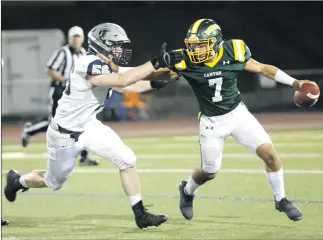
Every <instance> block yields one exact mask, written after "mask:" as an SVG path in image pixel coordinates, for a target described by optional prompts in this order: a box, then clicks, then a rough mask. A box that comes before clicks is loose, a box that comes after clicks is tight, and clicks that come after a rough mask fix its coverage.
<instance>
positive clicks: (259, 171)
mask: <svg viewBox="0 0 323 240" xmlns="http://www.w3.org/2000/svg"><path fill="white" fill-rule="evenodd" d="M136 170H137V172H139V173H152V174H155V173H162V174H163V173H168V174H169V173H190V172H192V169H181V168H178V169H175V168H169V169H160V168H155V169H149V168H147V169H136ZM8 171H9V170H8V169H6V170H3V171H2V174H5V173H7V172H8ZM73 172H74V173H118V172H119V171H118V170H117V169H93V168H75V169H74V171H73ZM219 173H246V174H264V173H265V170H264V169H222V170H220V172H219ZM284 173H285V174H323V170H303V169H291V170H284Z"/></svg>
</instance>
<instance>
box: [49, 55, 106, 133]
mask: <svg viewBox="0 0 323 240" xmlns="http://www.w3.org/2000/svg"><path fill="white" fill-rule="evenodd" d="M110 73H111V69H110V67H109V65H108V64H107V62H105V61H102V60H101V59H99V58H98V57H97V56H94V55H85V56H82V57H80V58H79V59H77V60H76V61H75V64H74V67H73V70H72V73H71V75H70V79H69V80H68V82H67V85H66V89H65V91H64V93H63V96H62V98H61V99H60V100H59V101H58V107H57V110H56V114H55V117H54V119H55V122H56V123H57V124H58V125H60V126H61V127H63V128H65V129H68V130H71V131H83V127H84V125H85V124H86V123H87V122H88V121H90V120H92V119H93V118H95V117H96V114H97V113H99V112H101V111H102V110H103V109H104V102H105V100H107V99H108V98H109V97H110V96H111V95H112V89H111V88H108V87H92V86H91V85H90V84H89V83H88V81H87V76H88V75H101V74H110Z"/></svg>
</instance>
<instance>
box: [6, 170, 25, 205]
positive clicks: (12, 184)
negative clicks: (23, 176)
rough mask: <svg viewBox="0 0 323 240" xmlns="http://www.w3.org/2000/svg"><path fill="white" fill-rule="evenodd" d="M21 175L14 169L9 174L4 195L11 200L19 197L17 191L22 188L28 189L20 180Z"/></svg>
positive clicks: (23, 189)
mask: <svg viewBox="0 0 323 240" xmlns="http://www.w3.org/2000/svg"><path fill="white" fill-rule="evenodd" d="M19 178H20V175H19V174H18V173H17V172H16V171H14V170H10V171H9V172H8V174H7V184H6V186H5V188H4V195H5V196H6V198H7V200H8V201H9V202H14V201H15V200H16V197H17V192H18V191H19V190H22V191H23V192H25V191H27V190H28V188H25V187H23V186H22V185H21V184H20V182H19Z"/></svg>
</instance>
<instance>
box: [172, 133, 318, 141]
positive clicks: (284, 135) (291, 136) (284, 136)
mask: <svg viewBox="0 0 323 240" xmlns="http://www.w3.org/2000/svg"><path fill="white" fill-rule="evenodd" d="M269 136H270V137H271V138H272V139H275V140H286V139H295V138H297V139H298V138H300V137H302V138H308V139H313V140H315V139H323V134H322V133H315V132H312V133H302V132H299V133H295V132H292V133H269ZM198 138H199V137H198V135H192V136H191V135H190V136H174V137H173V140H175V141H195V140H198ZM228 139H232V137H229V138H228Z"/></svg>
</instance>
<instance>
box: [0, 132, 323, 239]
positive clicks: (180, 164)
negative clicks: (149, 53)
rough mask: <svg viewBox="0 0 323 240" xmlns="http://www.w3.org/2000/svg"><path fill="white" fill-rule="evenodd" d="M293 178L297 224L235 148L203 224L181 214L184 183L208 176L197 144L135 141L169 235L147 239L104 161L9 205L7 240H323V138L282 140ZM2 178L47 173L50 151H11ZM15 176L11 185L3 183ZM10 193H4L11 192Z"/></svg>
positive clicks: (228, 149)
mask: <svg viewBox="0 0 323 240" xmlns="http://www.w3.org/2000/svg"><path fill="white" fill-rule="evenodd" d="M270 135H271V137H272V140H273V141H274V143H275V144H276V148H277V150H278V152H279V153H280V155H281V157H282V159H283V164H284V169H285V187H286V192H287V196H288V197H289V198H290V199H296V200H297V201H298V202H297V203H295V204H296V205H297V206H298V207H300V209H301V210H302V211H303V216H304V220H303V221H301V222H292V221H290V220H289V219H288V218H287V217H286V216H285V215H284V214H282V213H279V212H277V211H275V210H274V203H273V201H272V199H273V194H272V192H271V189H270V187H269V184H268V183H267V180H266V177H265V175H264V174H263V163H262V162H261V160H259V159H257V157H256V156H255V155H253V154H252V153H251V152H249V151H248V150H245V149H244V148H243V147H240V146H239V145H238V144H236V143H235V142H234V141H233V140H232V139H228V140H227V141H226V146H225V149H224V157H223V165H222V173H221V174H219V175H218V177H217V179H215V180H214V181H213V182H209V183H208V184H206V185H205V186H204V187H203V188H200V189H199V191H198V193H197V198H196V201H195V209H194V210H195V216H194V218H193V219H192V220H191V221H187V220H185V219H184V218H183V217H182V215H181V214H180V212H179V208H178V205H179V199H178V192H177V185H178V183H179V182H180V181H181V180H183V179H186V178H187V177H188V176H189V172H190V169H191V168H193V167H196V166H199V164H200V160H199V145H198V144H197V136H166V137H165V136H163V137H158V136H155V137H146V138H144V137H142V138H125V139H124V140H125V142H126V143H127V144H128V145H129V146H130V147H131V148H132V149H133V150H134V151H135V153H136V154H137V156H138V159H137V169H138V170H139V171H140V174H139V176H140V179H141V186H142V190H143V194H144V202H145V204H153V206H152V207H150V208H149V209H150V210H151V211H153V212H154V213H166V214H168V216H169V221H168V222H167V223H166V224H165V225H162V226H161V227H159V228H151V229H147V230H140V229H137V227H136V226H135V223H134V221H133V215H132V211H131V209H130V208H129V203H128V200H127V198H126V197H125V196H124V195H123V192H122V188H121V184H120V182H119V176H118V173H117V172H116V171H115V169H114V168H113V166H112V165H111V164H109V163H107V162H104V160H102V159H101V166H100V167H90V168H89V167H86V168H85V167H78V166H77V168H76V172H75V173H74V175H73V176H72V177H71V178H70V180H69V181H68V182H67V184H66V185H65V186H64V187H63V189H61V190H59V191H57V192H52V191H51V190H49V189H41V190H37V189H36V190H35V189H32V190H30V191H29V192H27V193H22V194H20V195H19V196H18V198H17V201H16V202H15V203H9V202H7V200H6V199H5V198H2V204H3V205H2V215H3V217H4V218H5V219H7V220H9V221H10V225H9V226H7V227H4V228H3V230H2V234H3V237H4V239H6V238H7V239H24V238H28V239H323V231H322V227H323V130H317V131H286V132H272V133H271V134H270ZM2 151H3V152H2V154H3V155H2V157H3V161H2V169H3V171H6V170H8V169H10V168H14V169H17V170H19V171H20V172H22V173H25V172H27V171H29V170H32V169H42V168H45V167H46V147H45V144H44V143H39V142H38V143H36V142H32V143H31V144H30V146H29V148H28V149H23V148H22V147H20V146H19V145H17V144H6V143H3V146H2ZM4 180H5V174H3V175H2V182H3V181H4ZM2 184H4V183H2Z"/></svg>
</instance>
